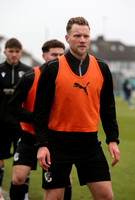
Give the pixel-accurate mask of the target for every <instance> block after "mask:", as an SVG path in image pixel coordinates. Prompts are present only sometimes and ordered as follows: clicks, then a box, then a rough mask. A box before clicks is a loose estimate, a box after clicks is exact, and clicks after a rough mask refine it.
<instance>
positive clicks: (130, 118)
mask: <svg viewBox="0 0 135 200" xmlns="http://www.w3.org/2000/svg"><path fill="white" fill-rule="evenodd" d="M133 101H134V104H135V99H133ZM116 112H117V121H118V124H119V132H120V137H119V138H120V144H119V149H120V161H119V163H118V164H117V165H116V166H115V167H111V163H112V159H111V158H110V155H109V151H108V146H107V145H106V143H105V134H104V132H103V129H102V126H101V123H100V124H99V139H100V140H101V141H102V147H103V150H104V153H105V155H106V157H107V160H108V163H109V166H110V172H111V177H112V187H113V192H114V200H135V109H130V108H129V106H128V104H127V103H126V102H125V101H124V100H123V99H122V98H120V97H116ZM11 172H12V158H11V159H8V160H5V174H4V180H3V189H4V190H5V191H7V192H8V191H9V187H10V182H11ZM84 173H85V172H84ZM41 174H42V173H41V168H40V167H39V165H38V169H37V170H36V171H31V179H30V188H29V200H43V189H42V188H41V184H42V183H41ZM72 179H73V187H72V199H73V200H90V199H92V196H91V194H90V192H89V190H88V188H87V187H86V186H83V187H80V186H79V182H78V178H77V173H76V169H75V167H74V166H73V169H72ZM7 199H8V198H7Z"/></svg>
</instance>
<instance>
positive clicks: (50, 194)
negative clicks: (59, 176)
mask: <svg viewBox="0 0 135 200" xmlns="http://www.w3.org/2000/svg"><path fill="white" fill-rule="evenodd" d="M64 191H65V188H58V189H47V190H46V189H45V190H44V200H52V199H53V200H63V198H64Z"/></svg>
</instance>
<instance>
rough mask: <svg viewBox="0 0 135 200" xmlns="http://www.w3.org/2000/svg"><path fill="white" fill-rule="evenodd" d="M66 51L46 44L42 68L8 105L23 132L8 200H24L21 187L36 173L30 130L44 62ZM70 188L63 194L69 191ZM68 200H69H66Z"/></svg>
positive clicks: (53, 43)
mask: <svg viewBox="0 0 135 200" xmlns="http://www.w3.org/2000/svg"><path fill="white" fill-rule="evenodd" d="M64 50H65V45H64V44H63V43H62V42H60V41H58V40H49V41H47V42H45V43H44V44H43V47H42V52H43V54H42V57H43V59H44V60H45V64H43V65H41V66H40V67H39V66H38V67H34V68H33V69H31V70H30V71H29V72H28V73H26V74H25V76H23V78H22V79H21V80H20V82H19V83H18V85H17V87H16V90H15V92H14V94H13V96H12V99H11V100H10V103H9V109H10V112H11V113H12V115H13V116H14V117H16V118H17V119H18V120H19V121H20V125H21V128H22V132H21V138H20V142H19V144H18V147H17V149H16V152H15V154H14V163H13V175H12V183H11V188H10V199H11V200H24V199H25V200H26V199H27V197H24V194H25V190H26V188H27V187H28V182H27V184H24V182H25V180H26V178H27V179H28V180H29V176H28V177H27V175H28V174H29V172H30V170H31V169H32V170H35V169H36V164H37V159H36V149H35V147H34V143H35V133H34V130H33V125H32V120H33V115H32V112H33V106H34V101H35V95H36V87H37V82H38V79H39V76H40V73H41V71H42V69H43V68H44V67H45V65H46V62H48V61H50V60H53V59H55V58H57V57H58V56H60V55H62V54H63V53H64ZM69 189H71V187H70V188H67V189H66V190H68V191H69ZM68 200H69V199H68Z"/></svg>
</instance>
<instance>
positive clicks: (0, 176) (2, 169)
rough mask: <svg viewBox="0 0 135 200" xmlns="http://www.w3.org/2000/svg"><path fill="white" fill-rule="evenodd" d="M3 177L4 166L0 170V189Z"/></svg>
mask: <svg viewBox="0 0 135 200" xmlns="http://www.w3.org/2000/svg"><path fill="white" fill-rule="evenodd" d="M3 175H4V165H3V166H2V167H1V168H0V187H1V186H2V180H3Z"/></svg>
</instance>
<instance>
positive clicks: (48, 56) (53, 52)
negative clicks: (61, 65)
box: [42, 48, 64, 62]
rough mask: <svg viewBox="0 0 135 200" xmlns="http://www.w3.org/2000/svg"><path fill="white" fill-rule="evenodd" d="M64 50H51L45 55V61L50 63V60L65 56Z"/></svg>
mask: <svg viewBox="0 0 135 200" xmlns="http://www.w3.org/2000/svg"><path fill="white" fill-rule="evenodd" d="M63 53H64V49H63V48H50V49H49V52H45V53H43V55H42V56H43V59H44V60H45V61H46V62H48V61H50V60H53V59H55V58H57V57H58V56H61V55H63Z"/></svg>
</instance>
